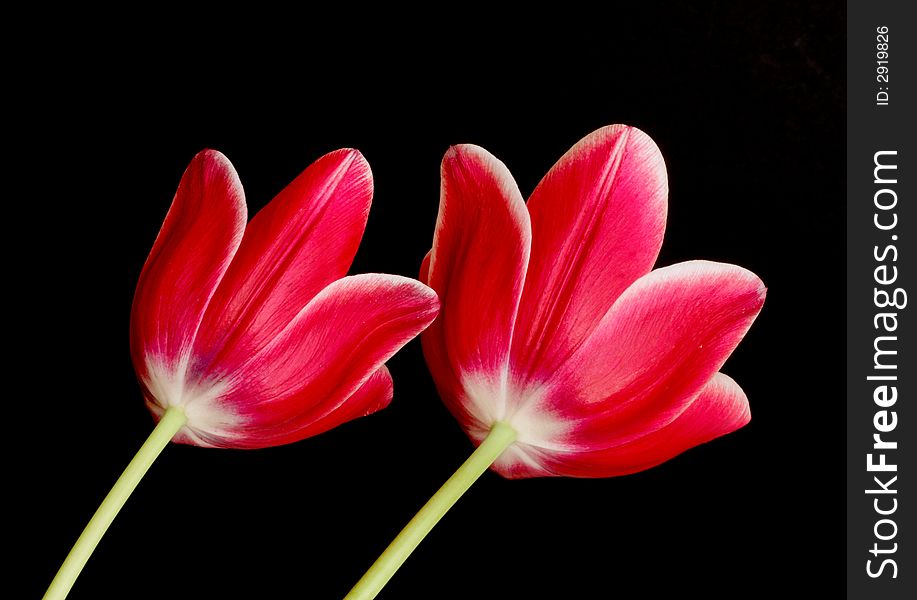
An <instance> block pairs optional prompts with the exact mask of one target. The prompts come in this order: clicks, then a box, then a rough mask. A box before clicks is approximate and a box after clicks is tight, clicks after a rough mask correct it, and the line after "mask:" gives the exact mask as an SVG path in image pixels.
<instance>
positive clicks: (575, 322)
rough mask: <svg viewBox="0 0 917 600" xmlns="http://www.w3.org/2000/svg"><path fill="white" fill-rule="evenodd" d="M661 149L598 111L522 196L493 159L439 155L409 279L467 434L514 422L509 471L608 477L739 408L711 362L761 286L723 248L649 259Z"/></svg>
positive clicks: (662, 182)
mask: <svg viewBox="0 0 917 600" xmlns="http://www.w3.org/2000/svg"><path fill="white" fill-rule="evenodd" d="M667 192H668V186H667V182H666V172H665V164H664V162H663V159H662V155H661V154H660V153H659V149H658V148H657V147H656V145H655V144H654V143H653V141H652V140H651V139H650V138H649V137H648V136H647V135H646V134H644V133H643V132H642V131H640V130H638V129H635V128H633V127H626V126H622V125H612V126H610V127H604V128H602V129H599V130H598V131H595V132H593V133H592V134H590V135H588V136H586V137H585V138H584V139H583V140H581V141H580V142H579V143H577V144H576V145H575V146H574V147H573V148H571V149H570V150H569V151H568V152H567V153H566V154H565V155H564V156H563V157H562V158H561V159H560V160H559V161H558V162H557V164H555V165H554V167H553V168H552V169H551V170H550V171H549V172H548V174H547V176H545V178H544V179H543V180H542V181H541V183H540V184H539V185H538V187H537V188H536V189H535V191H534V193H533V194H532V196H531V198H530V199H529V201H528V204H526V203H524V202H523V199H522V196H521V195H520V193H519V189H518V188H517V186H516V183H515V182H514V181H513V178H512V176H511V175H510V173H509V171H508V170H507V168H506V167H505V166H504V165H503V163H501V162H500V161H499V160H497V159H496V158H494V157H493V156H492V155H491V154H489V153H488V152H487V151H486V150H484V149H482V148H479V147H477V146H471V145H462V146H456V147H453V148H451V149H450V150H449V152H448V153H447V154H446V157H445V158H444V159H443V163H442V194H441V200H440V212H439V219H438V222H437V225H436V233H435V236H434V241H433V248H432V250H431V251H430V253H429V254H428V256H427V259H425V261H424V265H423V266H422V268H421V280H423V281H424V282H425V283H428V284H429V285H430V287H432V288H433V289H434V290H436V292H437V293H438V294H439V296H440V299H441V301H442V313H441V315H440V317H439V319H437V321H436V322H435V323H434V324H433V325H432V326H431V327H430V328H429V329H428V330H427V331H426V332H425V333H424V335H423V336H422V340H423V348H424V354H425V356H426V359H427V362H428V364H429V367H430V370H431V372H432V374H433V377H434V379H435V381H436V385H437V388H438V390H439V392H440V395H441V396H442V398H443V400H444V401H445V403H446V405H447V406H448V407H449V409H450V411H451V412H452V413H453V415H455V417H456V418H457V419H458V421H459V423H460V424H461V426H462V427H463V428H464V430H465V431H466V433H467V434H468V435H469V436H470V437H471V439H472V440H473V441H474V442H475V443H480V442H481V440H483V439H484V438H485V437H486V436H487V435H488V433H489V432H490V431H491V429H492V428H493V426H494V424H495V423H497V422H502V423H505V424H507V425H509V426H510V427H511V428H512V429H513V430H515V432H516V436H515V441H514V442H513V443H512V445H510V446H509V447H508V448H507V450H506V451H505V452H503V453H502V455H501V456H500V458H499V459H498V460H497V461H496V463H495V464H494V466H493V468H494V469H495V470H496V471H497V472H499V473H500V474H502V475H504V476H506V477H511V478H518V477H534V476H544V475H566V476H575V477H608V476H615V475H624V474H627V473H633V472H636V471H641V470H643V469H647V468H650V467H652V466H654V465H657V464H659V463H661V462H663V461H666V460H668V459H670V458H672V457H674V456H676V455H677V454H679V453H681V452H683V451H684V450H687V449H688V448H691V447H693V446H696V445H697V444H700V443H702V442H706V441H708V440H711V439H713V438H715V437H718V436H720V435H723V434H726V433H729V432H731V431H733V430H735V429H738V428H739V427H742V426H743V425H745V424H746V423H747V422H748V421H749V419H750V412H749V407H748V400H747V399H746V397H745V394H744V393H743V392H742V390H741V389H740V388H739V386H738V385H737V384H736V383H735V382H734V381H733V380H732V379H730V378H729V377H728V376H726V375H724V374H722V373H720V372H719V369H720V367H721V366H722V365H723V363H724V362H725V360H726V359H727V357H728V356H729V355H730V354H731V353H732V351H733V350H734V349H735V347H736V345H737V344H738V343H739V341H740V340H741V339H742V337H743V336H744V335H745V333H746V331H747V330H748V328H749V327H750V326H751V323H752V321H753V320H754V319H755V317H756V316H757V314H758V312H759V311H760V310H761V306H762V304H763V302H764V295H765V288H764V285H763V284H762V282H761V280H760V279H759V278H758V277H757V276H756V275H755V274H754V273H751V272H750V271H747V270H746V269H743V268H741V267H737V266H734V265H728V264H721V263H713V262H705V261H690V262H685V263H679V264H675V265H672V266H668V267H664V268H661V269H657V270H654V271H651V270H650V269H651V268H652V266H653V263H654V262H655V261H656V257H657V255H658V253H659V248H660V246H661V244H662V237H663V231H664V229H665V219H666V196H667Z"/></svg>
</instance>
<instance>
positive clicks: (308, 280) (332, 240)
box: [195, 149, 373, 371]
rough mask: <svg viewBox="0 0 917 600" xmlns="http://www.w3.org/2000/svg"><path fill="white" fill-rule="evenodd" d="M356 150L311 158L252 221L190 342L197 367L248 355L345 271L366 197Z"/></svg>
mask: <svg viewBox="0 0 917 600" xmlns="http://www.w3.org/2000/svg"><path fill="white" fill-rule="evenodd" d="M372 193H373V185H372V173H371V172H370V169H369V165H368V164H367V162H366V160H365V159H364V158H363V156H362V155H361V154H360V153H359V152H358V151H356V150H351V149H344V150H337V151H335V152H331V153H329V154H326V155H325V156H323V157H321V158H320V159H318V160H317V161H315V162H314V163H313V164H312V165H311V166H309V167H308V168H307V169H306V170H305V171H304V172H303V173H302V174H300V175H299V177H297V178H296V179H295V180H293V182H292V183H290V185H288V186H287V187H286V188H285V189H284V190H283V191H282V192H280V194H278V196H277V197H276V198H274V200H273V201H271V202H270V204H268V205H267V206H265V207H264V208H263V209H262V210H261V211H259V212H258V214H257V215H256V216H255V217H254V218H253V219H252V221H251V223H249V224H248V227H247V228H246V230H245V237H244V238H243V240H242V244H241V246H240V247H239V251H238V252H237V253H236V256H235V258H234V260H233V261H232V264H231V265H230V268H229V270H228V271H227V273H226V276H225V277H224V278H223V282H222V283H221V284H220V286H219V288H218V289H217V291H216V293H215V294H214V297H213V301H212V302H211V305H210V307H209V309H208V310H207V313H206V314H205V315H204V323H203V326H202V327H201V335H200V336H199V337H198V340H197V342H196V343H195V355H196V358H197V360H198V361H200V364H199V365H197V367H198V369H199V370H200V371H207V370H209V368H210V366H209V365H211V364H218V363H219V364H225V358H224V357H223V356H222V353H231V354H238V353H240V352H241V353H248V354H254V353H257V352H258V351H259V350H261V349H262V348H263V347H264V346H265V345H266V344H267V343H269V342H270V341H271V340H272V339H273V338H274V337H275V336H276V335H277V334H278V333H279V332H280V331H281V330H283V329H284V328H285V327H287V326H288V325H289V324H290V321H292V320H293V318H294V317H295V316H296V315H297V314H298V313H299V312H300V311H301V310H302V308H303V307H304V306H305V305H306V304H307V303H308V302H309V301H310V300H311V299H312V298H313V297H315V295H316V294H318V293H319V292H320V291H321V290H322V289H323V288H325V286H327V285H328V284H329V283H331V282H332V281H335V280H337V279H340V278H341V277H343V276H344V275H345V274H346V273H347V269H348V268H350V264H351V262H352V261H353V257H354V255H355V254H356V250H357V246H358V245H359V243H360V238H361V237H362V236H363V230H364V229H365V227H366V219H367V216H368V214H369V207H370V203H371V201H372Z"/></svg>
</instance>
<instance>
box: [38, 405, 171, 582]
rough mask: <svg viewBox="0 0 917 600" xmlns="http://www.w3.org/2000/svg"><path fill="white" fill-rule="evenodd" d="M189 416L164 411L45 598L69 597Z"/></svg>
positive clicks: (72, 551)
mask: <svg viewBox="0 0 917 600" xmlns="http://www.w3.org/2000/svg"><path fill="white" fill-rule="evenodd" d="M186 420H187V419H186V417H185V413H184V411H182V409H181V408H178V407H177V406H172V407H169V409H168V410H166V412H165V413H164V414H163V415H162V418H161V419H160V420H159V423H157V424H156V427H155V428H154V429H153V432H152V433H151V434H150V437H148V438H147V440H146V441H145V442H144V443H143V446H141V447H140V450H138V451H137V454H136V455H135V456H134V459H133V460H131V462H130V464H129V465H127V468H126V469H124V472H123V473H122V474H121V477H119V478H118V481H116V482H115V485H114V487H112V488H111V491H110V492H108V495H107V496H105V500H102V504H100V505H99V508H98V509H97V510H96V513H95V514H94V515H92V519H90V520H89V523H88V524H87V525H86V528H85V529H84V530H83V533H81V534H80V537H79V539H77V540H76V544H74V545H73V549H72V550H70V554H68V555H67V558H66V559H64V564H62V565H61V568H60V570H59V571H58V572H57V575H55V576H54V580H53V581H52V582H51V585H50V586H48V591H47V592H45V596H44V600H63V599H64V598H66V597H67V594H69V593H70V588H72V587H73V583H74V582H75V581H76V578H77V577H79V575H80V571H82V570H83V566H85V564H86V561H87V560H89V556H90V555H91V554H92V551H93V550H95V548H96V546H97V545H98V543H99V540H101V539H102V536H103V535H105V532H106V531H107V530H108V526H109V525H111V522H112V521H114V520H115V517H116V516H117V515H118V511H120V510H121V507H122V506H124V503H125V502H126V501H127V499H128V497H129V496H130V495H131V492H133V491H134V488H135V487H137V484H138V483H140V480H141V479H143V476H144V475H145V474H146V472H147V470H148V469H149V468H150V465H152V464H153V461H154V460H156V457H157V456H159V453H160V452H162V449H163V448H165V447H166V444H168V443H169V440H171V439H172V437H173V436H174V435H175V434H176V433H178V430H179V429H181V427H182V425H184V424H185V421H186Z"/></svg>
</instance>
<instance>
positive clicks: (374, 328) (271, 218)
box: [131, 150, 438, 448]
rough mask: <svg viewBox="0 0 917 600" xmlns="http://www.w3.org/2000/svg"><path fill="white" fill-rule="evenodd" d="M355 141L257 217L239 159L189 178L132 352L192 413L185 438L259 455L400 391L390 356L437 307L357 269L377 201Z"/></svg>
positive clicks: (144, 301) (135, 312)
mask: <svg viewBox="0 0 917 600" xmlns="http://www.w3.org/2000/svg"><path fill="white" fill-rule="evenodd" d="M372 193H373V185H372V174H371V172H370V169H369V165H368V164H367V163H366V161H365V160H364V158H363V156H362V155H361V154H360V153H359V152H358V151H356V150H338V151H336V152H332V153H330V154H326V155H325V156H323V157H322V158H320V159H319V160H317V161H316V162H315V163H313V164H312V165H311V166H310V167H309V168H308V169H306V170H305V171H304V172H303V173H302V174H301V175H300V176H299V177H297V178H296V179H295V180H294V181H293V183H291V184H290V185H289V186H287V188H286V189H284V190H283V191H282V192H281V193H280V194H279V195H278V196H277V197H276V198H275V199H274V200H273V201H272V202H271V203H270V204H269V205H268V206H266V207H265V208H264V209H263V210H261V211H260V212H259V213H258V214H257V215H256V216H255V218H254V219H252V221H251V222H250V223H248V225H247V226H246V207H245V199H244V196H243V193H242V186H241V184H240V183H239V179H238V176H237V175H236V173H235V170H234V169H233V168H232V165H231V164H230V163H229V161H228V160H227V159H226V157H224V156H223V155H222V154H220V153H219V152H215V151H212V150H205V151H203V152H201V153H200V154H198V155H197V156H196V157H195V158H194V160H193V161H192V162H191V165H190V166H189V167H188V169H187V170H186V171H185V174H184V176H183V177H182V180H181V183H180V184H179V186H178V192H177V193H176V194H175V199H174V201H173V203H172V208H171V209H170V210H169V214H168V215H167V216H166V220H165V223H164V224H163V226H162V230H161V231H160V232H159V237H157V239H156V243H155V244H154V246H153V250H152V252H151V253H150V256H149V258H148V259H147V261H146V264H145V265H144V267H143V272H142V273H141V274H140V281H139V283H138V285H137V292H136V295H135V297H134V305H133V309H132V314H131V353H132V357H133V361H134V367H135V368H136V370H137V374H138V377H139V379H140V382H141V384H142V386H143V392H144V396H145V397H146V403H147V406H148V407H149V409H150V410H151V411H152V412H153V413H154V415H156V416H157V417H158V416H160V415H161V414H162V413H163V412H164V411H165V410H166V409H167V408H169V407H172V406H177V407H180V408H181V409H182V410H183V412H184V414H185V416H186V417H187V421H186V423H185V425H184V427H183V428H182V429H181V431H180V432H179V433H178V435H177V436H176V438H175V441H179V442H184V443H189V444H196V445H200V446H218V447H233V448H257V447H264V446H274V445H278V444H285V443H288V442H294V441H297V440H300V439H303V438H305V437H308V436H312V435H315V434H317V433H321V432H322V431H325V430H327V429H330V428H332V427H334V426H336V425H339V424H341V423H343V422H345V421H348V420H350V419H353V418H355V417H358V416H362V415H366V414H369V413H372V412H375V411H377V410H379V409H381V408H383V407H385V406H386V405H387V404H388V403H389V401H390V400H391V398H392V380H391V377H390V376H389V373H388V370H387V369H386V367H385V365H384V363H385V361H386V360H388V359H389V358H390V357H391V356H392V355H393V354H394V353H395V352H396V351H397V350H398V349H400V348H401V347H402V346H403V345H404V344H405V343H407V342H408V341H409V340H411V339H412V338H413V337H415V336H416V335H417V334H418V333H420V332H421V331H422V330H423V329H424V328H425V327H426V326H427V325H429V324H430V322H431V321H432V320H433V318H434V317H435V316H436V313H437V309H438V301H437V298H436V295H435V294H434V293H433V292H432V291H431V290H430V288H428V287H426V286H425V285H423V284H421V283H419V282H417V281H415V280H413V279H407V278H405V277H396V276H393V275H379V274H370V275H356V276H351V277H345V276H344V275H345V274H346V272H347V269H348V268H349V267H350V264H351V262H352V261H353V257H354V254H355V253H356V250H357V246H358V245H359V243H360V238H361V237H362V235H363V230H364V228H365V227H366V218H367V216H368V214H369V206H370V202H371V200H372Z"/></svg>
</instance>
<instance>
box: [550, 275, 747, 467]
mask: <svg viewBox="0 0 917 600" xmlns="http://www.w3.org/2000/svg"><path fill="white" fill-rule="evenodd" d="M764 295H765V287H764V284H763V283H762V282H761V280H760V279H759V278H758V277H757V276H756V275H755V274H754V273H752V272H750V271H748V270H746V269H743V268H742V267H738V266H735V265H728V264H722V263H713V262H707V261H691V262H685V263H679V264H676V265H673V266H670V267H666V268H662V269H658V270H655V271H653V272H652V273H649V274H648V275H645V276H644V277H642V278H640V279H639V280H637V281H636V282H635V283H634V284H633V285H632V286H631V287H630V288H628V289H627V291H626V292H624V294H622V295H621V297H620V298H619V299H618V300H617V302H615V304H614V306H613V307H612V308H611V310H610V311H608V314H607V315H605V317H604V318H603V319H602V321H601V323H600V324H599V326H598V327H597V328H596V330H595V332H594V333H593V335H592V336H590V338H589V339H588V340H587V341H586V343H585V344H583V346H582V347H581V348H580V350H579V351H578V352H577V353H576V355H574V356H573V357H572V358H571V359H570V361H568V363H567V364H565V366H564V371H563V372H562V373H559V374H558V377H557V379H556V380H555V381H553V382H551V384H549V391H548V392H547V395H546V397H545V406H549V407H550V409H549V410H551V411H553V412H554V413H555V414H558V415H561V418H563V419H564V420H567V421H570V422H573V423H577V425H575V426H574V428H573V430H572V431H571V433H570V435H569V436H568V439H567V442H568V443H569V444H570V445H572V446H575V447H576V448H577V449H590V448H593V447H611V446H617V445H621V444H626V443H628V442H630V441H632V440H634V439H636V438H639V437H643V436H646V435H648V434H649V433H651V432H653V431H656V430H659V429H661V428H663V427H665V426H666V425H668V424H669V423H671V422H672V421H673V420H675V419H676V418H677V417H678V416H679V415H681V414H682V412H684V410H685V409H686V408H687V406H688V405H689V404H690V402H691V400H692V399H693V398H694V397H695V396H696V395H697V393H698V392H699V391H700V389H701V387H702V386H703V385H704V384H705V383H706V382H707V381H709V380H710V378H711V377H712V376H713V375H714V373H716V372H717V371H718V370H719V368H720V367H721V366H722V365H723V363H724V362H725V361H726V359H727V358H728V357H729V355H730V354H731V353H732V351H733V350H734V349H735V347H736V346H737V345H738V343H739V342H740V341H741V339H742V338H743V337H744V335H745V333H746V332H747V331H748V328H749V327H750V326H751V324H752V322H753V321H754V319H755V317H756V316H757V315H758V313H759V312H760V310H761V306H762V305H763V303H764Z"/></svg>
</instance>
